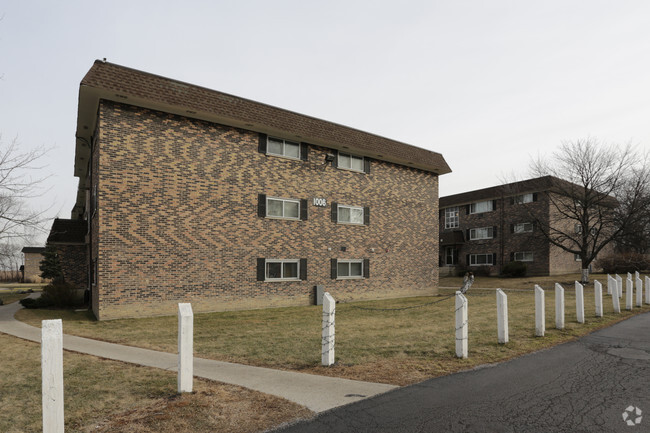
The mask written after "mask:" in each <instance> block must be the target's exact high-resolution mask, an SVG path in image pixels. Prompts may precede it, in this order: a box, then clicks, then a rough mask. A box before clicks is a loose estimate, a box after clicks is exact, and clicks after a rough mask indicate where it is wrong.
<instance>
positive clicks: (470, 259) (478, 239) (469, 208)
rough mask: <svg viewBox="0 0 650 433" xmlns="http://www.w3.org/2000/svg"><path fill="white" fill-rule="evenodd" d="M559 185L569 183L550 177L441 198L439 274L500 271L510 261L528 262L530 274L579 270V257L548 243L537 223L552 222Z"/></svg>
mask: <svg viewBox="0 0 650 433" xmlns="http://www.w3.org/2000/svg"><path fill="white" fill-rule="evenodd" d="M558 183H562V184H563V185H566V184H568V183H567V182H565V181H563V180H560V179H557V178H553V177H551V176H547V177H540V178H536V179H529V180H525V181H522V182H515V183H510V184H507V185H500V186H495V187H491V188H484V189H480V190H475V191H469V192H465V193H461V194H455V195H451V196H447V197H441V198H440V266H441V270H440V272H441V274H443V275H454V274H457V273H459V272H464V271H465V270H477V269H482V270H485V271H486V272H489V273H490V274H492V275H497V274H500V273H501V270H502V269H503V266H504V265H505V264H507V263H510V262H512V261H521V262H524V263H526V265H527V269H528V275H555V274H562V273H568V272H580V270H581V262H580V261H579V258H577V257H576V256H574V255H573V254H571V253H568V252H566V251H564V250H562V249H561V248H559V247H557V246H555V245H552V244H551V243H550V242H548V240H546V238H545V237H544V236H543V235H542V233H541V231H540V227H538V225H539V224H541V225H542V226H548V225H549V223H550V221H552V219H551V213H552V212H553V211H554V209H553V206H552V205H551V202H550V200H549V194H555V193H556V192H555V191H556V189H557V188H556V187H557V186H558ZM608 251H609V250H608ZM608 251H603V252H602V253H601V255H606V254H607V253H608Z"/></svg>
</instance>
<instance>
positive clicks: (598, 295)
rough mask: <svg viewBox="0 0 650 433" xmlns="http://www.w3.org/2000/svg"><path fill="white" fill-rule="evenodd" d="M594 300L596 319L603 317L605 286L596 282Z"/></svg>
mask: <svg viewBox="0 0 650 433" xmlns="http://www.w3.org/2000/svg"><path fill="white" fill-rule="evenodd" d="M594 298H595V301H596V317H603V285H602V284H600V281H598V280H594Z"/></svg>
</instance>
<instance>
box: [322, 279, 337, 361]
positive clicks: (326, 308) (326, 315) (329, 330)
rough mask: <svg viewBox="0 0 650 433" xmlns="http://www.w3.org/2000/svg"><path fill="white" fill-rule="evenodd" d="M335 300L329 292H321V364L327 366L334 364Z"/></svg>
mask: <svg viewBox="0 0 650 433" xmlns="http://www.w3.org/2000/svg"><path fill="white" fill-rule="evenodd" d="M335 315H336V302H335V301H334V298H332V295H330V294H329V292H325V293H324V294H323V338H322V352H321V355H322V356H321V364H323V365H324V366H327V367H329V366H330V365H332V364H334V342H335V335H334V333H335V330H334V325H335V323H334V320H335Z"/></svg>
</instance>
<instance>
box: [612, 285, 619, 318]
mask: <svg viewBox="0 0 650 433" xmlns="http://www.w3.org/2000/svg"><path fill="white" fill-rule="evenodd" d="M612 307H613V308H614V312H615V313H620V312H621V300H620V298H619V297H618V285H617V289H616V290H615V291H614V293H612Z"/></svg>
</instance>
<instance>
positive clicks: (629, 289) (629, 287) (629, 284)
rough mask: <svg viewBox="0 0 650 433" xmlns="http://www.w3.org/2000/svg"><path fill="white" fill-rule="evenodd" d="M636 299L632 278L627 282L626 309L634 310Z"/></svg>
mask: <svg viewBox="0 0 650 433" xmlns="http://www.w3.org/2000/svg"><path fill="white" fill-rule="evenodd" d="M633 297H634V283H633V282H632V279H631V278H628V279H627V280H625V309H626V310H632V298H633Z"/></svg>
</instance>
